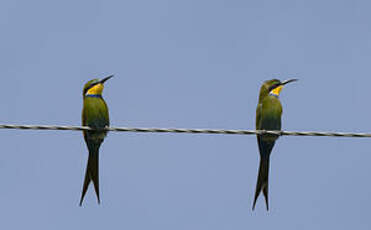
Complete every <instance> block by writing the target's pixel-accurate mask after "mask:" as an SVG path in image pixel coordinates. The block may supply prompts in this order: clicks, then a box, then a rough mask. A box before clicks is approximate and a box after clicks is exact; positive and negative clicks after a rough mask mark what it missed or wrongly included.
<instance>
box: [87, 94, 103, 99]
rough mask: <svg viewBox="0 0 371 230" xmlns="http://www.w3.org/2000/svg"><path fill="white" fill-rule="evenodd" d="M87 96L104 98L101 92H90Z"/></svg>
mask: <svg viewBox="0 0 371 230" xmlns="http://www.w3.org/2000/svg"><path fill="white" fill-rule="evenodd" d="M86 97H97V98H102V95H100V94H88V95H86Z"/></svg>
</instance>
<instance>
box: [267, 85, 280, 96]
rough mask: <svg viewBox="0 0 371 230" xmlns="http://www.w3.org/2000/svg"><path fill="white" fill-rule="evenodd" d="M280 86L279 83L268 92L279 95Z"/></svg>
mask: <svg viewBox="0 0 371 230" xmlns="http://www.w3.org/2000/svg"><path fill="white" fill-rule="evenodd" d="M282 88H283V86H282V85H280V86H278V87H276V88H274V89H272V91H271V92H270V93H271V94H273V95H276V96H279V95H280V93H281V90H282Z"/></svg>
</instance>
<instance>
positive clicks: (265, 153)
mask: <svg viewBox="0 0 371 230" xmlns="http://www.w3.org/2000/svg"><path fill="white" fill-rule="evenodd" d="M293 81H297V79H291V80H286V81H284V82H281V81H280V80H277V79H272V80H268V81H265V82H264V83H263V85H262V86H261V88H260V93H259V103H258V106H257V108H256V124H255V125H256V130H281V115H282V105H281V102H280V100H279V98H278V97H279V95H280V92H281V90H282V88H283V86H284V85H285V84H287V83H290V82H293ZM277 138H278V136H277V135H269V134H264V135H257V139H258V147H259V152H260V166H259V174H258V182H257V183H256V190H255V198H254V204H253V206H252V209H253V210H254V209H255V204H256V200H257V199H258V196H259V194H260V192H261V191H262V190H263V194H264V198H265V204H266V206H267V210H269V205H268V174H269V156H270V154H271V152H272V148H273V146H274V143H275V141H276V140H277Z"/></svg>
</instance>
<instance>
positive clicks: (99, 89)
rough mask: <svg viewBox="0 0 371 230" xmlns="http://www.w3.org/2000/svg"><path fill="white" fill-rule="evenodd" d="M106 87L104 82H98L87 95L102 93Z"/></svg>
mask: <svg viewBox="0 0 371 230" xmlns="http://www.w3.org/2000/svg"><path fill="white" fill-rule="evenodd" d="M103 89H104V85H103V84H102V83H99V84H96V85H95V86H93V87H91V88H90V89H89V90H88V92H86V95H101V94H102V92H103Z"/></svg>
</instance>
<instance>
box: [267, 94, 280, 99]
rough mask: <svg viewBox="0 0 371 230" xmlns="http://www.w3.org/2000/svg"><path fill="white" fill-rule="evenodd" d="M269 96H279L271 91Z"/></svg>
mask: <svg viewBox="0 0 371 230" xmlns="http://www.w3.org/2000/svg"><path fill="white" fill-rule="evenodd" d="M269 96H273V97H276V98H279V97H278V95H277V94H274V93H269Z"/></svg>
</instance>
